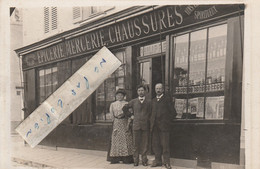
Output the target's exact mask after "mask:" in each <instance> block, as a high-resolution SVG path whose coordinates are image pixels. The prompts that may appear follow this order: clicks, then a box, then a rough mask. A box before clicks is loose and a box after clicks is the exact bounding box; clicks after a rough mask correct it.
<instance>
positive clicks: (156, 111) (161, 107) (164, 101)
mask: <svg viewBox="0 0 260 169" xmlns="http://www.w3.org/2000/svg"><path fill="white" fill-rule="evenodd" d="M176 115H177V113H176V110H175V108H174V104H173V102H172V98H171V97H169V96H167V95H165V94H164V95H163V96H162V97H161V98H160V100H159V101H157V98H156V97H155V98H153V100H152V114H151V126H150V130H152V129H153V127H154V125H156V126H157V127H158V128H159V129H160V130H161V131H169V130H170V126H171V121H172V119H174V118H175V117H176Z"/></svg>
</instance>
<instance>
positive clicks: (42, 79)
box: [38, 67, 58, 104]
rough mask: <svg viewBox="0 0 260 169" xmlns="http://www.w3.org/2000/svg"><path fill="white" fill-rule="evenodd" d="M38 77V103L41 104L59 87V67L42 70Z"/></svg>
mask: <svg viewBox="0 0 260 169" xmlns="http://www.w3.org/2000/svg"><path fill="white" fill-rule="evenodd" d="M38 75H39V76H38V93H39V94H38V95H39V96H38V101H39V104H40V103H42V102H43V101H44V100H45V99H46V98H47V97H48V96H50V95H51V94H52V93H53V92H54V91H55V90H56V89H57V87H58V78H57V67H52V68H47V69H41V70H39V72H38Z"/></svg>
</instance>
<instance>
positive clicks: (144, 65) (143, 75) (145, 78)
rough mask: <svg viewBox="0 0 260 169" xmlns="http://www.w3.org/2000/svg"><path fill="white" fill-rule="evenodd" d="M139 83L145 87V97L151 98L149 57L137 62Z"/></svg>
mask: <svg viewBox="0 0 260 169" xmlns="http://www.w3.org/2000/svg"><path fill="white" fill-rule="evenodd" d="M139 70H140V72H139V77H140V79H139V84H143V85H144V86H145V87H146V97H147V98H148V99H150V98H151V90H150V89H151V74H152V73H151V59H147V60H143V61H141V62H139Z"/></svg>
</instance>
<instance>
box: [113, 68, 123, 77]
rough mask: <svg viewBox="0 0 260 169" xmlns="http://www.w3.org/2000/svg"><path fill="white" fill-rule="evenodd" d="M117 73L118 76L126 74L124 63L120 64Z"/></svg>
mask: <svg viewBox="0 0 260 169" xmlns="http://www.w3.org/2000/svg"><path fill="white" fill-rule="evenodd" d="M115 75H116V77H120V76H125V66H124V65H122V66H120V67H119V68H118V69H117V70H116V72H115Z"/></svg>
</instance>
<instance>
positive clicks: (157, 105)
mask: <svg viewBox="0 0 260 169" xmlns="http://www.w3.org/2000/svg"><path fill="white" fill-rule="evenodd" d="M155 93H156V97H155V98H153V100H152V103H151V104H152V114H151V126H150V130H151V132H152V148H153V152H154V154H155V160H154V161H153V163H152V167H156V166H162V156H163V162H164V165H165V167H166V168H167V169H171V164H170V145H169V144H170V142H169V141H170V140H169V139H170V127H171V120H172V119H173V118H175V116H176V115H177V113H176V110H175V108H174V104H173V102H172V98H171V97H169V96H166V95H165V94H164V88H163V84H161V83H158V84H156V85H155Z"/></svg>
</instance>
